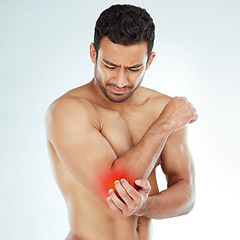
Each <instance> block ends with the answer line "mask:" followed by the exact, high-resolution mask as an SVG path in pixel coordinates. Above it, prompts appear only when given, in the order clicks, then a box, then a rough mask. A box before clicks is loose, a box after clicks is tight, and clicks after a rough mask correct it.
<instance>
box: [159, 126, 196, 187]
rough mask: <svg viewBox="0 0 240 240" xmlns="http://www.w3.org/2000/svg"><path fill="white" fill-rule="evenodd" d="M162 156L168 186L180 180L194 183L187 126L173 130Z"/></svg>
mask: <svg viewBox="0 0 240 240" xmlns="http://www.w3.org/2000/svg"><path fill="white" fill-rule="evenodd" d="M161 157H162V169H163V172H164V174H165V175H166V178H167V182H168V187H170V186H172V185H173V184H174V183H175V182H177V181H179V180H186V181H187V182H189V183H190V184H192V185H194V178H195V176H194V165H193V159H192V155H191V152H190V149H189V147H188V144H187V127H184V128H182V129H180V130H178V131H176V132H173V133H172V134H171V135H170V136H169V139H168V140H167V142H166V144H165V147H164V149H163V151H162V156H161Z"/></svg>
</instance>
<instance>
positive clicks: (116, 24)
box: [94, 4, 155, 57]
mask: <svg viewBox="0 0 240 240" xmlns="http://www.w3.org/2000/svg"><path fill="white" fill-rule="evenodd" d="M104 36H107V37H108V38H109V39H110V40H111V41H112V42H113V43H117V44H121V45H125V46H126V45H131V44H135V43H141V42H143V41H147V44H148V57H149V56H150V54H151V52H152V49H153V43H154V38H155V25H154V23H153V20H152V18H151V16H150V15H149V13H148V12H147V11H146V10H145V9H143V8H140V7H136V6H133V5H128V4H123V5H120V4H117V5H113V6H111V7H110V8H108V9H106V10H104V11H103V12H102V13H101V14H100V16H99V18H98V20H97V22H96V25H95V32H94V47H95V50H96V52H97V53H98V50H99V45H100V42H101V40H102V38H103V37H104Z"/></svg>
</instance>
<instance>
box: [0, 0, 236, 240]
mask: <svg viewBox="0 0 240 240" xmlns="http://www.w3.org/2000/svg"><path fill="white" fill-rule="evenodd" d="M115 3H132V4H135V5H138V6H141V7H144V8H146V9H147V11H148V12H149V13H150V14H151V16H152V17H153V19H154V22H155V25H156V40H155V46H154V51H155V52H156V54H157V56H156V58H155V59H154V62H153V64H152V66H151V68H150V69H149V70H148V72H147V74H146V76H145V79H144V82H143V86H147V87H150V88H154V89H156V90H158V91H160V92H163V93H165V94H168V95H170V96H176V95H177V96H186V97H188V99H189V101H191V102H192V103H193V105H194V106H195V107H196V108H197V110H198V114H199V120H198V121H197V122H196V123H194V124H193V125H191V126H189V145H190V147H191V151H192V155H193V157H194V161H195V167H196V173H197V176H196V182H197V202H196V205H195V208H194V210H193V211H192V212H191V213H190V214H189V215H186V216H183V217H178V218H173V219H167V220H157V221H154V235H153V236H154V237H153V239H154V240H157V239H170V240H171V239H176V238H177V239H185V240H188V239H189V240H190V239H191V240H192V239H196V240H198V239H199V240H200V239H201V240H202V239H219V238H220V237H221V238H222V239H239V238H240V234H239V220H238V218H239V213H240V212H239V202H240V194H239V175H238V174H239V170H240V169H239V167H240V164H239V161H240V159H239V153H240V151H239V148H240V146H239V134H240V132H239V119H240V113H239V103H240V101H239V100H240V97H239V95H238V93H239V87H240V84H239V80H240V73H239V72H240V70H239V69H240V67H239V66H240V32H239V31H240V17H239V16H240V14H239V13H240V2H239V1H237V0H202V1H194V0H188V1H187V0H182V1H178V0H169V1H162V0H151V1H140V0H139V1H129V2H124V1H107V0H101V1H80V0H78V1H77V0H75V1H74V0H68V1H67V0H58V1H57V0H48V1H47V0H41V1H37V0H21V1H18V0H15V1H14V0H0V81H1V82H0V83H1V85H0V161H1V162H0V163H1V165H0V202H1V205H0V239H4V240H5V239H6V240H15V239H20V240H21V239H24V240H33V239H34V240H43V239H44V240H61V239H64V238H65V237H66V235H67V234H68V231H69V227H68V220H67V212H66V207H65V203H64V200H63V198H62V195H61V194H60V191H59V190H58V188H57V185H56V183H55V181H54V179H53V176H52V173H51V167H50V164H49V159H48V154H47V149H46V144H45V129H44V116H45V112H46V109H47V107H48V106H49V104H50V103H51V102H52V101H53V100H55V99H56V98H58V97H59V96H60V95H62V94H63V93H65V92H66V91H68V90H70V89H72V88H74V87H77V86H79V85H82V84H85V83H87V82H89V81H90V80H91V79H92V77H93V65H92V63H91V61H90V57H89V44H90V43H91V42H92V40H93V29H94V25H95V21H96V19H97V18H98V16H99V14H100V12H102V11H103V10H104V9H106V8H107V7H109V6H110V5H111V4H115ZM158 180H159V185H160V188H161V189H162V188H164V187H165V185H166V184H165V180H164V178H163V176H162V175H161V172H160V171H159V179H158Z"/></svg>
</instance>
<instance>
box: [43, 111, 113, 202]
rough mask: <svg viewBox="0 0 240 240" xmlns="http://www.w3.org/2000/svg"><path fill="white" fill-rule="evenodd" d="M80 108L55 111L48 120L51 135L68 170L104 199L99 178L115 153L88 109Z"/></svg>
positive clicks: (107, 169)
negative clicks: (95, 125)
mask: <svg viewBox="0 0 240 240" xmlns="http://www.w3.org/2000/svg"><path fill="white" fill-rule="evenodd" d="M78 110H79V111H70V110H69V109H64V111H58V110H55V111H52V113H50V116H49V117H48V118H49V119H48V121H47V132H48V138H49V140H50V141H51V143H52V145H53V147H54V148H55V151H56V153H57V155H58V157H59V158H60V160H61V161H62V163H63V165H64V166H65V167H66V169H67V170H68V171H69V172H70V173H71V174H72V175H73V176H74V177H75V178H76V179H77V180H78V181H79V182H81V183H82V184H83V185H85V186H86V187H87V188H88V189H89V190H90V191H91V192H93V193H94V194H95V195H97V196H98V197H100V198H102V193H101V191H100V190H101V188H100V186H99V179H100V178H101V175H102V174H103V173H104V172H106V171H111V166H112V163H113V162H114V161H115V160H116V154H115V152H114V151H113V149H112V148H111V146H110V144H109V143H108V141H107V140H106V139H105V138H104V137H103V136H102V134H101V133H100V132H99V131H98V129H97V128H95V127H94V126H93V124H92V122H91V121H92V119H91V117H90V118H89V115H88V113H87V112H86V111H85V109H81V108H79V109H78ZM81 110H82V111H81Z"/></svg>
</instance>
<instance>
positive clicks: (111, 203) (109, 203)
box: [107, 197, 122, 216]
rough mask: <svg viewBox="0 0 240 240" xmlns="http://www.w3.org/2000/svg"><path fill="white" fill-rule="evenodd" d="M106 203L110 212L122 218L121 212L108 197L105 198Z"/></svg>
mask: <svg viewBox="0 0 240 240" xmlns="http://www.w3.org/2000/svg"><path fill="white" fill-rule="evenodd" d="M107 203H108V205H109V207H110V208H111V209H112V211H114V212H115V213H117V214H118V215H119V216H122V211H121V210H120V209H119V208H117V207H116V205H115V204H114V202H113V201H112V199H111V198H110V197H107Z"/></svg>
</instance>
